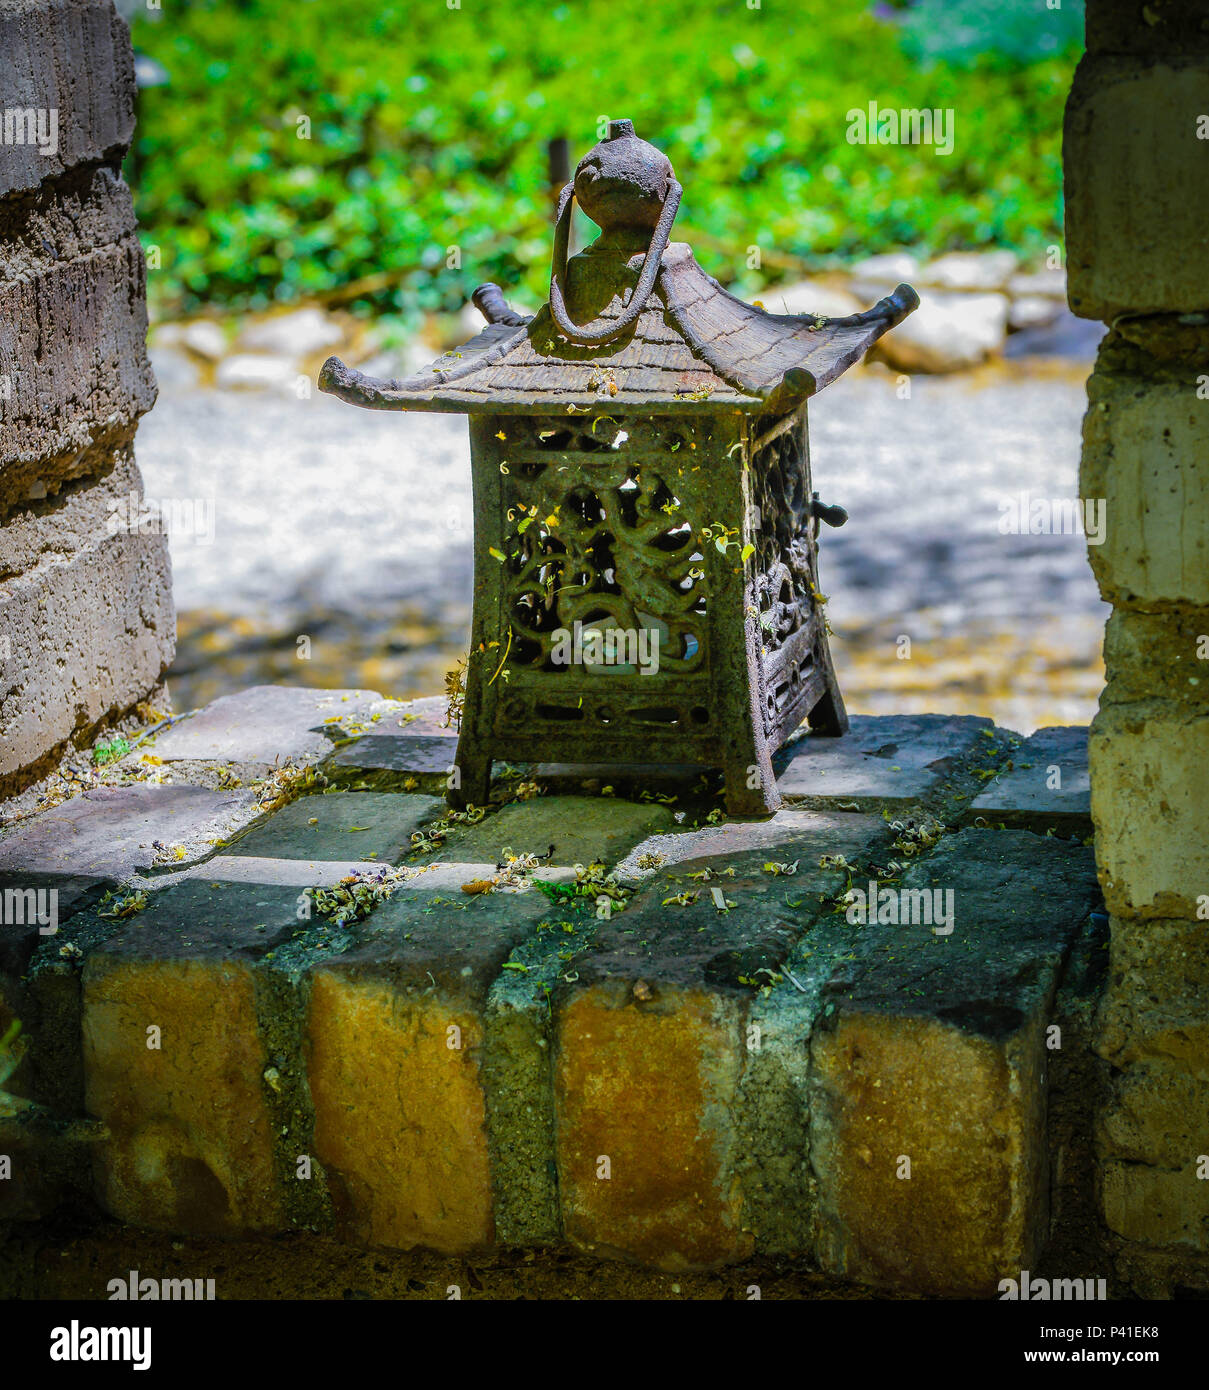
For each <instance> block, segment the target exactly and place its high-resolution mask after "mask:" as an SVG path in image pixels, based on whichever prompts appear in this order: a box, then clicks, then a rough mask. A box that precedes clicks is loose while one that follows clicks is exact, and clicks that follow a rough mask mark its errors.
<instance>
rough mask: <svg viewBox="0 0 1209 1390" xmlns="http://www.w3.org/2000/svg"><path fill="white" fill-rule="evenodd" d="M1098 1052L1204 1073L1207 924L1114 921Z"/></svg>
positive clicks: (1208, 1067) (1208, 1026) (1207, 1064)
mask: <svg viewBox="0 0 1209 1390" xmlns="http://www.w3.org/2000/svg"><path fill="white" fill-rule="evenodd" d="M1111 925H1112V935H1111V938H1110V950H1109V976H1108V988H1107V990H1106V991H1105V995H1104V1000H1103V1003H1102V1005H1101V1008H1100V1019H1099V1040H1098V1044H1097V1050H1098V1051H1099V1053H1100V1054H1101V1056H1103V1057H1106V1058H1107V1059H1108V1060H1109V1061H1111V1062H1112V1063H1113V1064H1114V1065H1115V1066H1118V1067H1124V1066H1128V1065H1129V1064H1131V1063H1135V1062H1139V1061H1145V1060H1158V1061H1161V1062H1166V1063H1176V1064H1179V1065H1182V1066H1185V1067H1188V1068H1190V1069H1192V1070H1193V1071H1194V1072H1198V1073H1200V1074H1202V1075H1204V1074H1205V1073H1206V1072H1209V1061H1207V1059H1209V1017H1206V1011H1205V1000H1206V999H1209V922H1195V921H1178V920H1153V919H1146V920H1137V919H1134V920H1130V919H1125V918H1120V917H1114V918H1113V919H1112V923H1111Z"/></svg>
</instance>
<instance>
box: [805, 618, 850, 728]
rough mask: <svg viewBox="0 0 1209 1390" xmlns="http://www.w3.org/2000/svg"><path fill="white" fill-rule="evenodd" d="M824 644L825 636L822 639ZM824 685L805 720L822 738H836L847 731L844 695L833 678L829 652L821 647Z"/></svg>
mask: <svg viewBox="0 0 1209 1390" xmlns="http://www.w3.org/2000/svg"><path fill="white" fill-rule="evenodd" d="M823 640H824V644H825V643H826V638H824V639H823ZM823 654H824V657H825V660H824V662H823V673H824V686H823V693H822V695H820V696H819V699H818V701H817V702H816V704H815V707H814V708H813V709H812V710H811V711H810V713H809V714H808V715H807V716H806V721H807V723H808V724H809V725H810V727H811V729H812V730H813V731H814V732H815V733H816V734H821V735H822V736H823V737H824V738H827V737H831V738H838V737H839V736H840V734H846V733H847V732H848V712H847V710H845V708H844V697H843V696H842V695H841V694H840V683H839V681H837V680H836V678H835V668H834V667H833V666H832V664H831V653H830V652H829V651H827V649H826V645H824V647H823Z"/></svg>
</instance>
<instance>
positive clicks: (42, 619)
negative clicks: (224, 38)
mask: <svg viewBox="0 0 1209 1390" xmlns="http://www.w3.org/2000/svg"><path fill="white" fill-rule="evenodd" d="M0 54H2V55H3V61H2V62H0V248H2V249H0V796H3V795H6V794H9V793H11V792H13V791H15V790H18V789H19V788H20V787H22V786H23V785H26V784H28V783H29V782H30V781H32V780H34V779H35V778H36V777H38V776H40V775H42V774H44V773H45V772H47V771H49V770H50V768H51V767H53V766H54V764H55V763H56V761H57V760H58V759H59V758H60V757H61V756H62V754H63V753H64V752H65V751H67V749H68V748H69V747H70V745H71V743H72V742H73V741H74V742H76V743H83V742H86V741H88V739H89V738H90V737H91V735H92V732H93V731H94V730H95V729H96V727H97V726H98V725H99V724H101V723H103V722H105V721H106V720H109V719H111V718H114V717H116V716H119V715H121V714H123V713H124V712H125V711H127V710H128V709H130V708H131V707H132V706H133V705H135V704H136V703H137V702H138V701H140V700H141V699H143V698H145V697H146V696H147V695H148V694H149V693H151V692H152V691H153V690H154V688H155V687H156V686H157V685H158V684H159V682H160V680H161V678H162V675H163V672H164V670H165V669H166V667H167V665H168V663H169V662H170V661H171V659H172V654H173V646H174V640H175V639H174V617H173V608H172V597H171V580H170V571H169V563H168V554H167V546H166V541H165V538H164V537H163V536H162V535H159V534H143V535H139V534H131V533H130V532H128V531H125V530H121V529H115V527H114V525H113V523H114V520H115V517H116V516H117V515H118V513H117V512H116V510H115V507H116V505H118V504H120V505H121V506H123V507H125V506H126V505H127V504H128V499H129V498H130V497H131V495H135V496H137V497H140V498H141V496H142V480H141V478H140V476H139V471H138V468H137V466H136V464H135V461H134V454H133V441H134V433H135V429H136V427H137V423H138V419H139V416H140V415H142V413H143V412H144V411H145V410H148V409H149V408H150V407H151V404H152V402H153V401H154V399H155V381H154V378H153V377H152V374H151V369H150V366H149V364H148V361H147V354H146V349H145V346H144V337H145V334H146V327H147V314H146V304H145V297H144V281H145V270H144V262H143V253H142V249H141V247H140V245H139V241H138V238H137V235H136V233H135V220H134V209H133V206H132V204H131V197H130V190H129V188H128V187H127V186H126V184H125V183H124V182H123V180H122V176H121V159H122V156H123V154H124V152H125V150H126V148H127V146H128V145H129V143H130V137H131V133H132V131H133V128H134V63H133V56H132V53H131V48H130V36H129V34H128V32H127V30H126V27H125V25H124V23H123V22H122V21H121V20H120V19H119V18H118V16H117V14H116V12H115V11H114V8H113V6H112V4H111V3H110V2H109V0H0Z"/></svg>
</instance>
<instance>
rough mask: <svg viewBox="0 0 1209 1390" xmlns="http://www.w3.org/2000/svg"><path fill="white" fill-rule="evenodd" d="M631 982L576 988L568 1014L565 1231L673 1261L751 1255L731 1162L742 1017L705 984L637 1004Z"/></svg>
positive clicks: (562, 1044)
mask: <svg viewBox="0 0 1209 1390" xmlns="http://www.w3.org/2000/svg"><path fill="white" fill-rule="evenodd" d="M627 983H628V982H621V983H619V984H618V985H612V984H609V983H605V984H601V985H597V986H593V987H592V988H590V989H587V990H585V991H583V992H582V993H580V994H577V995H576V996H575V997H574V998H573V1000H572V1001H571V1003H570V1004H569V1005H568V1006H567V1007H566V1009H565V1010H564V1011H563V1012H562V1013H561V1014H560V1016H559V1019H558V1051H557V1055H556V1075H555V1106H556V1113H557V1116H558V1142H557V1147H558V1170H559V1190H560V1193H561V1196H562V1203H563V1224H564V1229H565V1233H566V1236H567V1239H568V1240H570V1241H571V1242H572V1243H573V1244H575V1245H577V1246H579V1247H580V1248H581V1249H585V1250H589V1251H591V1252H593V1253H595V1254H598V1255H618V1254H620V1255H624V1256H628V1257H631V1258H633V1259H635V1260H639V1261H641V1262H642V1263H643V1264H648V1265H653V1266H655V1267H656V1268H659V1269H667V1270H680V1269H691V1268H701V1267H708V1266H711V1265H718V1264H724V1263H727V1262H730V1261H736V1260H742V1259H744V1258H746V1257H747V1256H748V1255H750V1253H751V1251H752V1245H753V1240H752V1236H751V1234H750V1233H749V1232H745V1231H744V1230H743V1229H742V1212H741V1200H740V1195H739V1190H738V1183H737V1181H736V1179H735V1177H734V1175H733V1171H732V1167H731V1165H732V1161H733V1135H732V1130H731V1122H732V1121H731V1106H732V1105H733V1103H734V1098H735V1091H736V1087H737V1083H738V1076H739V1055H740V1053H739V1049H740V1042H739V1037H738V1030H737V1026H736V1024H735V1023H734V1021H733V1020H730V1019H728V1018H727V1017H726V1014H725V1005H724V1004H723V1003H721V1002H720V1001H719V1000H718V998H717V997H716V996H711V995H709V994H707V993H705V992H704V991H694V990H683V991H681V990H664V991H661V993H660V995H659V997H658V998H657V999H654V1000H651V1001H650V1002H649V1003H639V1002H637V1001H636V1000H635V999H634V998H633V995H632V993H631V992H630V991H629V989H628V988H627V987H626V985H627ZM606 1160H607V1164H608V1169H607V1171H608V1174H609V1176H607V1177H605V1176H603V1175H602V1174H603V1172H604V1171H605V1169H604V1162H605V1161H606Z"/></svg>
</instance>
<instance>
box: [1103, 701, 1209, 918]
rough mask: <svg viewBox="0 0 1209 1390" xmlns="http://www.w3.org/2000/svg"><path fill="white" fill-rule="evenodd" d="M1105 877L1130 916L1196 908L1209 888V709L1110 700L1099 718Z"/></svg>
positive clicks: (1114, 906)
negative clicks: (1206, 771) (1207, 773)
mask: <svg viewBox="0 0 1209 1390" xmlns="http://www.w3.org/2000/svg"><path fill="white" fill-rule="evenodd" d="M1088 753H1089V762H1090V768H1091V811H1092V819H1093V821H1094V822H1095V827H1096V851H1097V858H1098V862H1099V872H1100V883H1101V886H1102V887H1103V889H1104V899H1105V901H1106V902H1107V904H1108V907H1109V910H1110V911H1111V912H1113V913H1116V914H1117V915H1120V916H1141V917H1188V918H1193V917H1195V916H1196V915H1197V906H1198V900H1199V899H1200V898H1202V897H1203V896H1204V895H1205V894H1209V837H1207V836H1206V835H1205V833H1204V828H1205V825H1206V823H1209V778H1206V777H1205V775H1204V768H1205V766H1206V764H1207V763H1209V708H1206V707H1204V706H1202V707H1200V708H1195V709H1190V708H1189V707H1188V706H1186V705H1183V704H1174V703H1172V702H1169V701H1163V700H1144V701H1138V702H1136V703H1131V704H1128V705H1110V706H1106V707H1104V708H1101V710H1100V712H1099V713H1098V714H1097V715H1096V717H1095V720H1094V721H1093V723H1092V726H1091V736H1090V741H1089V747H1088Z"/></svg>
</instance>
